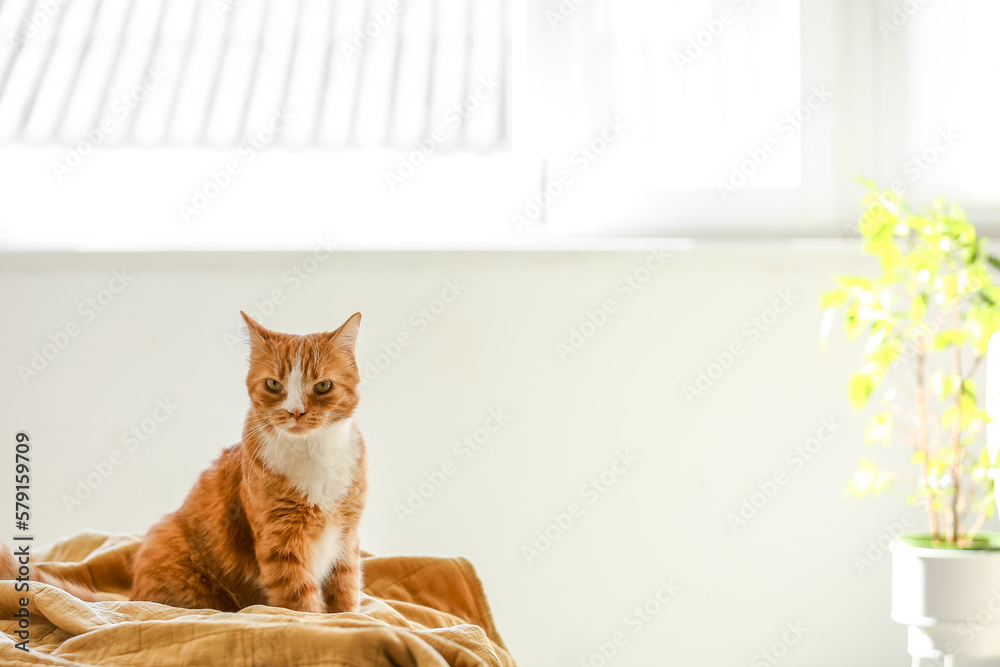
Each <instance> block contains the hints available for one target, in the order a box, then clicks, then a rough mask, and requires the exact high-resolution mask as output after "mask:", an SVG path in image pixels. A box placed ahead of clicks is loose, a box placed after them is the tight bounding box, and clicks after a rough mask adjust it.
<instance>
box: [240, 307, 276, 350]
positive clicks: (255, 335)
mask: <svg viewBox="0 0 1000 667" xmlns="http://www.w3.org/2000/svg"><path fill="white" fill-rule="evenodd" d="M240 315H242V316H243V321H244V322H246V323H247V331H248V332H249V333H250V343H251V344H253V343H263V342H266V341H267V340H268V338H269V337H271V336H273V335H274V332H272V331H270V330H268V329H265V328H264V327H262V326H261V325H260V324H259V323H258V322H256V321H255V320H254V319H253V318H252V317H250V316H249V315H247V314H246V313H244V312H243V311H242V310H241V311H240Z"/></svg>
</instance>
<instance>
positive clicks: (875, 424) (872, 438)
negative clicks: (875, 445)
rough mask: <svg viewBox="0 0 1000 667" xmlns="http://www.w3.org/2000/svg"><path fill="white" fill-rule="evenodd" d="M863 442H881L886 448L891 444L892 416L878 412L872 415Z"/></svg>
mask: <svg viewBox="0 0 1000 667" xmlns="http://www.w3.org/2000/svg"><path fill="white" fill-rule="evenodd" d="M865 440H866V441H867V442H870V443H871V442H881V443H882V444H883V445H884V446H886V447H888V446H889V445H890V443H891V442H892V414H890V413H889V412H878V413H876V414H874V415H872V416H871V418H870V419H869V420H868V426H867V427H866V428H865Z"/></svg>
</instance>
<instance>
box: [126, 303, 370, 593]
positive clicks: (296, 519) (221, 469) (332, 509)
mask: <svg viewBox="0 0 1000 667" xmlns="http://www.w3.org/2000/svg"><path fill="white" fill-rule="evenodd" d="M240 314H241V315H243V319H244V320H246V323H247V327H248V328H249V330H250V370H249V372H248V373H247V381H246V385H247V390H248V392H249V394H250V411H249V412H248V413H247V418H246V424H245V426H244V428H243V439H242V440H241V441H240V442H239V443H238V444H236V445H233V446H232V447H230V448H228V449H226V450H225V451H223V453H222V456H220V457H219V458H218V459H217V460H216V461H215V462H214V463H213V464H212V466H211V467H210V468H208V470H206V471H205V472H204V473H202V475H201V477H200V478H199V479H198V481H197V482H196V483H195V485H194V488H193V489H192V490H191V492H190V493H189V494H188V496H187V499H186V500H185V501H184V504H183V505H182V506H181V508H180V509H178V510H177V511H176V512H174V513H172V514H169V515H167V516H166V517H164V518H163V519H162V520H161V521H160V522H159V523H157V524H156V525H155V526H153V528H152V529H151V530H150V531H149V533H148V534H147V535H146V539H145V540H144V542H143V544H142V547H141V548H140V549H139V551H138V553H137V554H136V557H135V561H134V563H133V583H132V594H131V597H132V599H133V600H150V601H153V602H161V603H164V604H169V605H173V606H176V607H187V608H212V609H219V610H222V611H237V610H239V609H242V608H244V607H247V606H249V605H254V604H267V605H272V606H280V607H287V608H289V609H294V610H296V611H311V612H343V611H357V610H358V606H359V604H360V599H361V555H360V548H359V544H358V522H359V520H360V518H361V512H362V509H363V508H364V504H365V494H366V490H367V481H366V476H365V445H364V440H363V439H362V437H361V432H360V431H359V430H358V426H357V424H356V423H355V422H354V419H353V418H352V415H353V414H354V409H355V407H356V406H357V404H358V383H359V379H360V378H359V376H358V367H357V363H356V361H355V357H354V347H355V343H356V341H357V336H358V327H359V325H360V324H361V313H355V314H354V315H352V316H351V317H350V319H348V320H347V322H345V323H344V324H343V325H342V326H341V327H340V328H339V329H337V330H336V331H333V332H330V333H315V334H309V335H307V336H296V335H292V334H283V333H278V332H275V331H270V330H268V329H265V328H264V327H262V326H261V325H260V324H258V323H257V322H255V321H253V320H252V319H250V317H248V316H247V315H246V314H245V313H242V312H241V313H240Z"/></svg>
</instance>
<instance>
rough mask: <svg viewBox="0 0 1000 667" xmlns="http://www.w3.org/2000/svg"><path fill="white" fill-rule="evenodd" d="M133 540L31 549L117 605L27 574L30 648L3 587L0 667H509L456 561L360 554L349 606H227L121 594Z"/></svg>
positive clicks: (477, 592)
mask: <svg viewBox="0 0 1000 667" xmlns="http://www.w3.org/2000/svg"><path fill="white" fill-rule="evenodd" d="M141 541H142V537H141V536H138V535H106V534H103V533H85V534H82V535H78V536H76V537H72V538H69V539H66V540H63V541H61V542H59V543H57V544H55V545H54V546H53V547H51V548H50V549H48V550H46V551H45V552H43V553H39V554H37V555H36V556H35V557H34V559H33V560H34V563H33V567H36V568H39V569H44V570H46V571H48V572H50V573H52V574H59V575H61V576H63V577H65V578H66V579H69V580H74V581H79V582H81V583H84V584H86V585H87V586H90V587H92V588H95V589H97V590H100V591H104V592H108V593H114V594H117V595H119V596H120V597H121V601H120V602H83V601H81V600H79V599H78V598H76V597H74V596H72V595H70V594H69V593H66V592H65V591H63V590H61V589H58V588H54V587H52V586H48V585H46V584H40V583H35V582H32V583H31V592H30V604H29V610H30V612H31V624H30V633H31V639H30V642H29V647H30V651H29V652H27V653H25V652H24V651H21V650H19V649H18V648H16V647H15V641H16V640H17V638H16V636H15V632H16V631H17V630H18V627H17V621H16V620H11V619H13V618H14V616H13V615H14V613H15V612H17V610H18V608H19V599H20V598H21V597H23V596H25V593H19V592H17V591H15V589H14V582H11V581H5V582H2V583H0V632H3V633H4V634H2V635H0V665H129V666H132V665H136V666H142V667H168V666H173V665H212V666H214V665H234V666H237V667H240V666H244V667H251V666H252V667H263V666H267V665H275V666H279V665H280V666H289V667H290V666H293V665H317V666H318V665H336V666H337V667H370V666H378V667H390V666H400V667H403V666H405V667H425V666H426V667H432V666H433V667H445V666H446V665H458V666H466V665H469V666H477V667H478V666H481V665H491V666H494V665H495V666H497V667H514V660H513V658H511V656H510V654H509V653H508V652H507V649H506V647H505V646H504V644H503V641H502V640H501V639H500V635H499V634H498V633H497V631H496V628H495V627H494V625H493V618H492V616H491V614H490V609H489V606H488V604H487V602H486V596H485V595H484V593H483V588H482V584H481V583H480V581H479V578H478V577H477V576H476V573H475V570H473V568H472V566H471V565H470V564H469V562H468V561H466V560H464V559H461V558H454V559H446V558H410V557H405V558H402V557H401V558H375V557H368V558H366V559H365V561H364V571H365V590H364V592H365V595H364V596H363V598H362V603H361V613H358V614H308V613H301V612H294V611H289V610H287V609H281V608H276V607H265V606H255V607H248V608H246V609H244V610H242V611H240V612H238V613H235V614H230V613H224V612H219V611H211V610H205V609H200V610H190V609H177V608H175V607H168V606H165V605H161V604H156V603H153V602H129V601H128V597H127V596H128V590H129V585H130V581H129V563H130V562H131V559H132V556H133V555H134V554H135V551H136V550H137V549H138V547H139V544H140V543H141Z"/></svg>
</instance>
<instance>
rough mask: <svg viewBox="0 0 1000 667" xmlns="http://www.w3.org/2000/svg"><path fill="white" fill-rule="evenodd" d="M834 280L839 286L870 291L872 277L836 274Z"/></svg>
mask: <svg viewBox="0 0 1000 667" xmlns="http://www.w3.org/2000/svg"><path fill="white" fill-rule="evenodd" d="M836 280H837V282H838V283H840V286H841V287H846V288H848V289H851V288H853V287H856V288H859V289H862V290H864V291H866V292H870V291H871V289H872V279H871V278H866V277H864V276H837V277H836Z"/></svg>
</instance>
